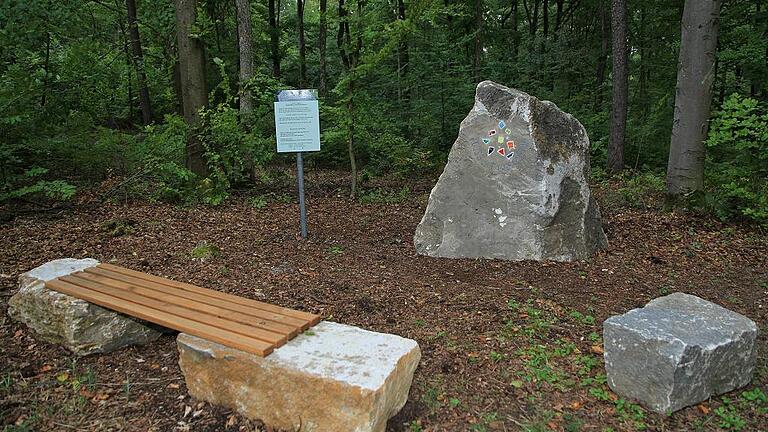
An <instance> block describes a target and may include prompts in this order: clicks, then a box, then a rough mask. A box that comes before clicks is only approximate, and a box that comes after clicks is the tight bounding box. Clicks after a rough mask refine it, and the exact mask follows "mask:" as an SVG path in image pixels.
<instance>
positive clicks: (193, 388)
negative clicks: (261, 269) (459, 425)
mask: <svg viewBox="0 0 768 432" xmlns="http://www.w3.org/2000/svg"><path fill="white" fill-rule="evenodd" d="M177 344H178V347H179V353H180V355H179V364H180V366H181V369H182V372H183V373H184V378H185V380H186V383H187V388H188V389H189V393H190V394H191V395H192V396H193V397H195V398H197V399H201V400H205V401H208V402H211V403H213V404H216V405H222V406H226V407H229V408H231V409H234V410H237V411H238V412H239V413H241V414H243V415H245V416H247V417H250V418H254V419H261V420H262V421H264V422H265V423H266V424H267V425H270V426H273V427H278V428H281V429H286V430H301V431H304V432H311V431H315V432H324V431H327V432H347V431H349V432H383V431H384V429H385V427H386V423H387V419H389V418H390V417H392V416H393V415H395V414H396V413H397V412H398V411H399V410H400V409H401V408H402V407H403V405H404V404H405V402H406V400H407V398H408V391H409V389H410V386H411V381H412V379H413V373H414V371H415V369H416V366H417V365H418V362H419V359H420V357H421V352H420V350H419V346H418V344H417V343H416V342H415V341H413V340H410V339H404V338H401V337H399V336H395V335H390V334H383V333H375V332H371V331H367V330H363V329H359V328H356V327H351V326H347V325H343V324H337V323H333V322H328V321H325V322H321V323H320V324H318V325H316V326H315V327H312V328H311V329H310V330H309V331H306V332H304V333H303V334H301V335H299V336H297V337H296V338H295V339H293V340H291V341H289V342H288V343H287V344H286V345H284V346H282V347H280V348H278V349H276V350H275V351H274V352H272V353H271V354H270V355H268V356H267V357H264V358H262V357H259V356H256V355H252V354H248V353H245V352H243V351H239V350H236V349H232V348H228V347H225V346H223V345H219V344H217V343H214V342H210V341H207V340H204V339H201V338H197V337H194V336H191V335H188V334H185V333H182V334H179V336H178V338H177Z"/></svg>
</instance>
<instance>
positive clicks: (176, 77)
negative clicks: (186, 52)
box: [172, 56, 184, 117]
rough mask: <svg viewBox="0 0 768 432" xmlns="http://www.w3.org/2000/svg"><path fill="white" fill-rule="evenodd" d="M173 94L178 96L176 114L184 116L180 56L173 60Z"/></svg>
mask: <svg viewBox="0 0 768 432" xmlns="http://www.w3.org/2000/svg"><path fill="white" fill-rule="evenodd" d="M172 79H173V93H174V94H175V95H176V112H177V113H178V114H179V115H180V116H182V117H183V116H184V95H183V94H182V92H181V65H180V64H179V59H178V56H177V58H176V59H175V60H173V77H172Z"/></svg>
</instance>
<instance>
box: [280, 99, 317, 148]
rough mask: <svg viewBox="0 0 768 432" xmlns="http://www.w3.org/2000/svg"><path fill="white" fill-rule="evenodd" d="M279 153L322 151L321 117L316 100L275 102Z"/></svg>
mask: <svg viewBox="0 0 768 432" xmlns="http://www.w3.org/2000/svg"><path fill="white" fill-rule="evenodd" d="M275 132H276V134H277V152H278V153H289V152H310V151H320V115H319V110H318V105H317V101H316V100H290V101H284V102H275Z"/></svg>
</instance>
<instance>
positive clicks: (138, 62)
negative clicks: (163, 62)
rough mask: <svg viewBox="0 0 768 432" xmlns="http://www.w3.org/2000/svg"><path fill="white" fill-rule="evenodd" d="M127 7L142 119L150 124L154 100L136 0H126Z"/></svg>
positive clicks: (146, 123)
mask: <svg viewBox="0 0 768 432" xmlns="http://www.w3.org/2000/svg"><path fill="white" fill-rule="evenodd" d="M125 8H126V9H127V10H128V34H129V35H130V38H131V52H132V54H133V67H134V69H136V85H137V86H138V87H139V107H140V108H141V121H142V123H144V124H145V125H148V124H150V123H152V102H151V100H150V99H149V89H148V88H147V75H146V74H145V73H144V54H143V53H142V50H141V39H140V37H139V26H138V24H137V22H136V0H125Z"/></svg>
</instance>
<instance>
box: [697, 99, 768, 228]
mask: <svg viewBox="0 0 768 432" xmlns="http://www.w3.org/2000/svg"><path fill="white" fill-rule="evenodd" d="M706 144H707V147H708V148H709V157H708V161H707V162H708V166H709V169H708V170H707V176H708V182H709V184H710V188H711V190H712V193H711V195H710V196H709V197H707V199H708V201H707V204H709V205H710V206H711V207H713V208H714V209H715V211H716V212H717V214H718V215H719V216H720V217H722V218H729V217H733V216H735V215H741V216H744V217H747V218H750V219H753V220H755V221H757V222H760V223H763V224H766V223H768V106H767V105H766V104H763V103H760V102H758V101H757V100H755V99H752V98H745V97H741V96H739V95H738V94H734V95H732V96H730V97H728V98H727V99H726V100H725V102H724V103H723V105H722V106H721V107H720V109H719V110H718V112H717V113H716V114H715V116H714V118H713V120H712V123H711V126H710V129H709V137H708V138H707V141H706Z"/></svg>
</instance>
